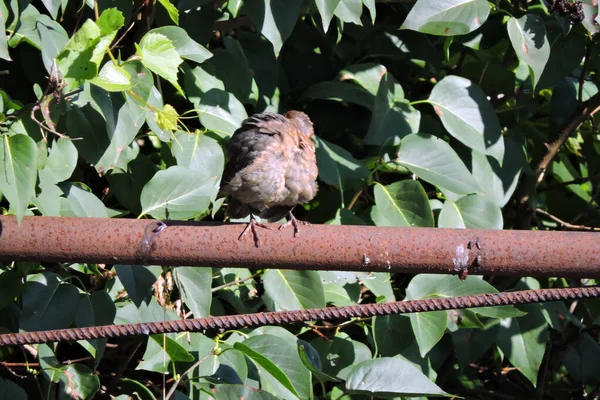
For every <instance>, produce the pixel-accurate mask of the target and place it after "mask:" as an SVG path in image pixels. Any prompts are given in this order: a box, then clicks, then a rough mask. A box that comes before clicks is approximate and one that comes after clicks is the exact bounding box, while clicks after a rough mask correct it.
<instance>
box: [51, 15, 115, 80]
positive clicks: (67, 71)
mask: <svg viewBox="0 0 600 400" xmlns="http://www.w3.org/2000/svg"><path fill="white" fill-rule="evenodd" d="M123 23H124V18H123V14H122V13H121V12H120V11H118V10H117V9H116V8H108V9H106V10H104V11H103V12H102V14H101V15H100V17H99V18H98V22H97V23H96V22H94V21H93V20H91V19H88V20H86V21H85V22H84V23H83V25H82V26H81V28H80V29H79V30H78V31H77V32H75V34H74V35H73V37H71V39H70V40H69V42H68V43H67V44H66V45H65V47H64V49H63V50H62V51H61V52H60V54H59V55H58V57H57V59H56V61H57V64H58V67H59V69H60V71H61V72H62V74H63V76H64V78H65V80H66V81H67V83H68V84H69V85H71V86H73V87H77V86H80V85H82V84H83V83H84V82H85V81H86V80H88V79H92V78H94V77H95V76H96V75H97V72H98V68H100V63H101V62H102V60H103V59H104V55H105V54H106V52H107V51H108V49H109V46H110V44H111V42H112V41H113V39H114V38H115V36H116V34H117V31H118V30H119V29H120V28H121V27H122V26H123Z"/></svg>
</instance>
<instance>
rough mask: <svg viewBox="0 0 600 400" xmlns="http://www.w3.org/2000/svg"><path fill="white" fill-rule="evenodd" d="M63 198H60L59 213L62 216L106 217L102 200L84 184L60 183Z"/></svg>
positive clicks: (106, 213) (106, 212)
mask: <svg viewBox="0 0 600 400" xmlns="http://www.w3.org/2000/svg"><path fill="white" fill-rule="evenodd" d="M58 187H59V188H60V189H61V190H62V192H63V195H64V197H65V199H61V209H60V215H61V216H63V217H82V218H108V211H107V209H106V207H105V206H104V204H103V203H102V201H101V200H100V199H99V198H98V197H96V195H95V194H94V193H92V191H91V189H90V188H89V187H87V186H86V185H84V184H82V183H80V184H74V183H66V182H64V183H61V184H59V185H58Z"/></svg>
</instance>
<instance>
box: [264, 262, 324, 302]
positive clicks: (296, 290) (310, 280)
mask: <svg viewBox="0 0 600 400" xmlns="http://www.w3.org/2000/svg"><path fill="white" fill-rule="evenodd" d="M262 280H263V284H264V287H265V295H266V296H268V298H269V301H270V302H272V303H273V306H274V308H273V310H274V311H280V310H300V309H306V308H318V307H325V293H324V291H323V284H322V283H321V278H320V277H319V274H318V273H317V272H316V271H292V270H279V269H270V270H268V271H267V272H265V273H264V275H263V277H262Z"/></svg>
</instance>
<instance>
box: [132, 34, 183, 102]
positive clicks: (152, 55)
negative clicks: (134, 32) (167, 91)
mask: <svg viewBox="0 0 600 400" xmlns="http://www.w3.org/2000/svg"><path fill="white" fill-rule="evenodd" d="M139 51H140V55H141V57H142V63H143V64H144V66H145V67H146V68H148V69H149V70H150V71H152V72H154V73H155V74H157V75H159V76H160V77H161V78H164V79H166V80H167V81H169V82H170V83H171V84H172V85H173V86H175V88H176V89H177V90H178V91H179V93H181V94H182V95H183V90H182V89H181V86H179V83H178V82H177V68H178V67H179V64H181V63H182V62H183V60H182V59H181V57H179V53H178V52H177V50H176V49H175V46H174V45H173V42H172V41H171V40H170V39H169V38H168V37H167V36H166V35H163V34H161V33H156V32H148V33H146V34H145V35H144V37H143V38H142V40H141V41H140V44H139Z"/></svg>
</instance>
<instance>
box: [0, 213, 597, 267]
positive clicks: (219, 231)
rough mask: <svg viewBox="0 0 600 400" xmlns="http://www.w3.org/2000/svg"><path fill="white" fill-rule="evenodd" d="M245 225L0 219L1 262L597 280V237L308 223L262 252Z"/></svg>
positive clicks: (267, 239)
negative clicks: (297, 233) (243, 233)
mask: <svg viewBox="0 0 600 400" xmlns="http://www.w3.org/2000/svg"><path fill="white" fill-rule="evenodd" d="M243 228H244V225H240V224H223V223H207V222H182V221H167V222H166V227H164V229H162V230H161V226H160V225H158V222H157V221H155V220H135V219H115V218H113V219H96V218H64V217H62V218H61V217H25V218H24V219H23V221H21V224H20V225H18V224H17V220H16V219H15V218H14V217H10V216H3V217H0V260H3V261H43V262H87V263H107V264H152V265H177V266H179V265H199V266H214V267H224V266H229V267H233V266H237V267H249V268H285V269H310V270H340V271H351V270H352V271H386V272H400V273H458V272H459V271H460V270H461V268H462V269H464V268H468V273H469V274H471V275H473V274H482V275H501V276H538V277H540V276H564V277H590V278H591V277H600V236H598V234H595V233H588V232H541V231H509V230H503V231H500V230H470V229H432V228H394V227H374V226H333V225H312V226H307V227H304V228H303V229H302V230H301V233H300V236H301V237H300V238H297V239H295V238H294V237H293V236H292V231H291V230H289V229H288V230H287V231H286V230H283V231H278V230H276V229H274V230H272V231H270V230H266V229H261V230H260V235H261V239H262V246H261V247H260V248H256V247H254V243H253V240H252V238H251V237H249V236H248V237H244V238H242V240H238V236H239V234H240V233H241V231H242V230H243Z"/></svg>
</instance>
